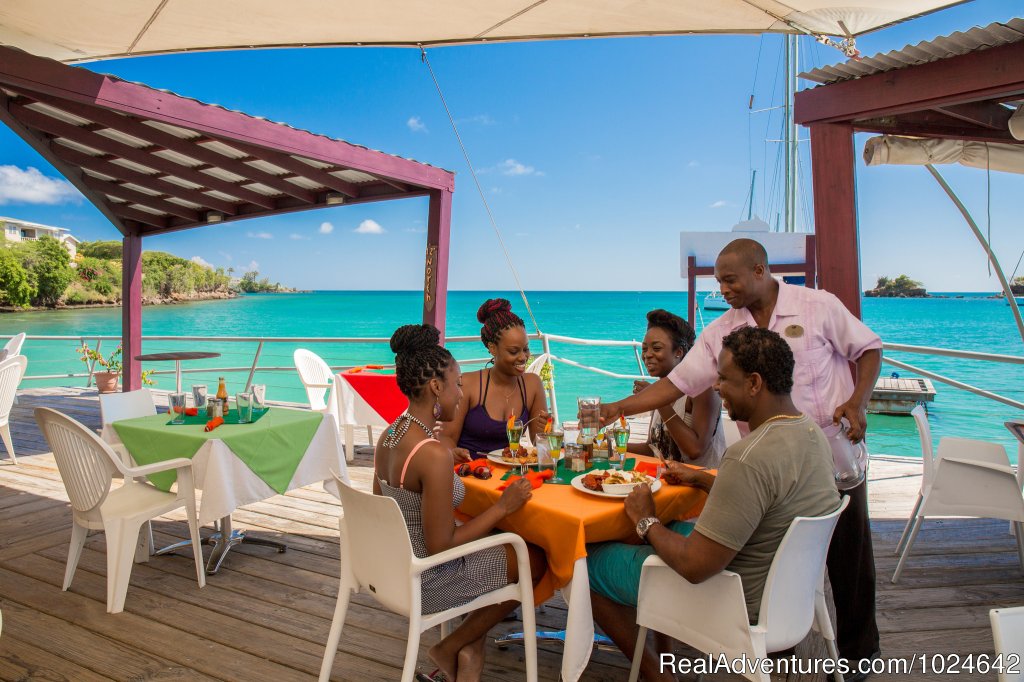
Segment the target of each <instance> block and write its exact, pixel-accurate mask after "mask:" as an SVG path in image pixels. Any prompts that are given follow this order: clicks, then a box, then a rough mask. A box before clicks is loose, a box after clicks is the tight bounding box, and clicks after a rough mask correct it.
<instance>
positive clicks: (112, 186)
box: [82, 175, 202, 223]
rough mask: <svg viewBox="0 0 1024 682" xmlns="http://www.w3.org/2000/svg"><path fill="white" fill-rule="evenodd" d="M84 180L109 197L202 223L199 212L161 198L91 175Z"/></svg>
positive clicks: (84, 177) (85, 176)
mask: <svg viewBox="0 0 1024 682" xmlns="http://www.w3.org/2000/svg"><path fill="white" fill-rule="evenodd" d="M82 179H83V181H84V182H85V184H87V185H89V186H90V187H92V188H93V189H94V190H96V191H97V192H103V193H104V194H106V195H108V196H112V197H117V198H118V199H123V200H125V201H129V202H131V203H133V204H138V205H140V206H146V207H148V208H151V209H153V210H154V211H159V212H160V213H165V214H170V215H176V216H178V217H179V218H184V219H185V220H189V221H191V222H194V223H198V222H201V221H202V216H200V215H199V212H198V211H196V210H194V209H190V208H187V207H185V206H182V205H180V204H175V203H173V202H170V201H166V200H164V199H163V198H161V197H157V196H152V195H149V194H145V193H143V192H139V191H136V190H133V189H130V188H128V187H125V186H124V185H121V184H118V183H115V182H107V181H105V180H100V179H99V178H94V177H92V176H90V175H84V176H83V178H82Z"/></svg>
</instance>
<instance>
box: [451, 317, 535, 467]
mask: <svg viewBox="0 0 1024 682" xmlns="http://www.w3.org/2000/svg"><path fill="white" fill-rule="evenodd" d="M476 318H477V320H478V321H479V322H480V323H481V324H482V325H483V327H482V328H481V329H480V340H481V341H483V344H484V346H485V347H486V348H487V351H488V352H489V353H490V354H491V357H492V363H493V364H492V365H491V366H489V367H485V368H484V369H481V370H477V371H475V372H467V373H466V374H464V375H463V378H462V382H463V384H462V385H463V399H462V401H461V402H460V403H459V407H458V409H457V410H456V411H455V416H454V417H453V418H452V420H451V421H448V422H444V423H443V424H442V428H441V432H440V439H441V442H442V443H445V444H446V445H448V446H449V447H451V448H452V452H453V453H454V454H455V459H456V461H461V460H465V459H470V458H473V457H476V456H478V453H487V452H490V451H492V450H500V449H502V448H504V447H506V446H507V445H508V436H507V435H506V434H505V425H506V424H507V423H508V418H509V416H510V415H515V417H516V419H520V420H522V422H523V424H524V425H525V426H526V427H527V428H528V429H529V431H530V438H531V440H532V438H533V436H534V435H535V434H536V433H538V432H540V431H541V430H543V428H544V424H545V423H546V422H547V419H548V407H547V401H546V399H545V396H544V386H543V385H542V384H541V381H540V377H539V376H537V375H536V374H527V373H526V364H527V362H529V360H530V346H529V343H528V341H527V338H526V325H525V324H524V323H523V320H522V318H520V317H519V316H518V315H516V314H515V313H513V312H512V304H511V303H509V302H508V301H507V300H506V299H503V298H495V299H490V300H488V301H485V302H484V304H483V305H482V306H480V309H479V310H478V311H477V314H476Z"/></svg>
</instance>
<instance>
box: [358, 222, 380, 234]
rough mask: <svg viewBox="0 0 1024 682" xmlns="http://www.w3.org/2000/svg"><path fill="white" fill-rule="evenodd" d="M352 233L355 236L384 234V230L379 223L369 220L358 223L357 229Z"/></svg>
mask: <svg viewBox="0 0 1024 682" xmlns="http://www.w3.org/2000/svg"><path fill="white" fill-rule="evenodd" d="M352 231H353V232H356V233H357V234H384V232H385V230H384V228H383V227H381V226H380V223H378V222H377V221H376V220H369V219H367V220H364V221H363V222H361V223H359V227H357V228H356V229H354V230H352Z"/></svg>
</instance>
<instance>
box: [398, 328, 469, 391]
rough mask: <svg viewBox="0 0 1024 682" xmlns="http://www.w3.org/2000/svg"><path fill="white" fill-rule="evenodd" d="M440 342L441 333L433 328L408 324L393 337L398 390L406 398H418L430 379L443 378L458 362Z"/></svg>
mask: <svg viewBox="0 0 1024 682" xmlns="http://www.w3.org/2000/svg"><path fill="white" fill-rule="evenodd" d="M440 340H441V332H439V331H438V330H437V327H435V326H434V325H432V324H407V325H405V326H402V327H399V328H398V329H396V330H395V333H394V334H392V335H391V352H393V353H394V354H395V375H396V377H397V378H398V390H400V391H401V392H402V395H404V396H405V397H407V398H410V399H411V398H415V397H416V396H418V395H419V394H420V391H422V390H423V387H424V386H426V385H427V382H429V381H430V380H431V379H442V378H444V373H445V371H446V370H447V369H448V368H449V367H450V366H451V364H452V363H453V362H455V358H453V357H452V354H451V352H449V350H448V349H447V348H444V347H443V346H439V345H438V341H440Z"/></svg>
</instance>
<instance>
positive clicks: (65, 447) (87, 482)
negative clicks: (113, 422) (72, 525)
mask: <svg viewBox="0 0 1024 682" xmlns="http://www.w3.org/2000/svg"><path fill="white" fill-rule="evenodd" d="M35 415H36V423H37V424H39V430H40V431H42V432H43V435H44V436H45V437H46V441H47V442H48V443H49V444H50V447H51V448H52V449H53V458H54V459H55V460H57V469H58V470H59V471H60V477H61V480H62V481H64V487H65V488H66V489H67V492H68V499H69V500H70V501H71V507H72V508H73V509H74V510H75V511H77V512H79V513H80V514H82V515H84V516H91V515H92V514H90V512H95V511H96V509H97V507H99V505H101V504H102V503H103V500H105V499H106V497H107V494H108V493H109V492H110V481H111V478H112V476H113V475H114V472H115V471H118V470H121V468H122V467H121V462H120V461H119V460H118V458H117V455H115V454H114V452H113V451H112V450H111V449H110V447H109V446H108V445H107V444H106V443H104V442H103V441H102V440H100V439H99V437H98V436H97V435H96V434H94V433H93V432H92V431H90V430H89V429H87V428H85V427H84V426H82V425H81V424H79V423H78V422H76V421H75V420H74V419H71V418H70V417H67V416H65V415H63V414H61V413H60V412H57V411H56V410H51V409H49V408H46V407H39V408H36V411H35Z"/></svg>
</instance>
